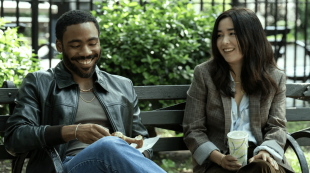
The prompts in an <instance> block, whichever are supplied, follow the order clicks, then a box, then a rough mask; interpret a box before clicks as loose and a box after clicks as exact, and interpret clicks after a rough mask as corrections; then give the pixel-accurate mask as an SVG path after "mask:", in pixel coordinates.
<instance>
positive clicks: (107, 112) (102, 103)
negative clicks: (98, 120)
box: [94, 87, 117, 132]
mask: <svg viewBox="0 0 310 173" xmlns="http://www.w3.org/2000/svg"><path fill="white" fill-rule="evenodd" d="M94 94H95V96H96V97H97V96H98V93H97V91H96V89H95V87H94ZM97 99H98V100H99V102H100V104H101V106H103V111H104V112H105V114H106V115H107V117H108V118H109V120H110V122H111V124H112V127H113V130H114V131H115V132H116V131H117V128H116V125H115V122H114V121H113V120H112V118H111V116H110V113H109V111H108V109H107V106H106V105H105V104H104V102H103V101H102V100H101V98H100V97H97Z"/></svg>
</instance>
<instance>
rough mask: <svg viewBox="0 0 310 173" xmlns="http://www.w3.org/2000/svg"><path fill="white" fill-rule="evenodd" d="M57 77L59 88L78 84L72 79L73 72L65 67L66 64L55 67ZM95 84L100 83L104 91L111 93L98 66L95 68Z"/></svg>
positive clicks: (61, 63) (62, 63)
mask: <svg viewBox="0 0 310 173" xmlns="http://www.w3.org/2000/svg"><path fill="white" fill-rule="evenodd" d="M55 77H56V83H57V86H58V88H60V89H63V88H66V87H69V86H71V85H75V84H77V83H76V82H75V81H74V80H73V77H72V74H71V72H70V71H69V70H68V69H67V68H66V67H65V65H64V62H63V61H61V62H60V63H58V64H57V66H56V67H55ZM94 77H95V83H98V84H99V85H100V86H101V87H102V88H103V89H105V90H106V91H109V89H108V85H107V83H106V80H104V78H105V77H104V75H103V74H101V73H100V69H99V68H98V66H96V67H95V72H94Z"/></svg>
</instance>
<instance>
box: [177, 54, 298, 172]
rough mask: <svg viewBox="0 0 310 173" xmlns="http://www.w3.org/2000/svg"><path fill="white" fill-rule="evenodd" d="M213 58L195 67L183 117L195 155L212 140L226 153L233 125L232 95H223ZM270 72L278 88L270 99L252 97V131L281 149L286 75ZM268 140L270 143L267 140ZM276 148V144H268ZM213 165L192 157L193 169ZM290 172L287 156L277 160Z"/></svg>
mask: <svg viewBox="0 0 310 173" xmlns="http://www.w3.org/2000/svg"><path fill="white" fill-rule="evenodd" d="M211 63H212V60H210V61H207V62H204V63H202V64H200V65H198V66H196V67H195V70H194V79H193V82H192V84H191V86H190V88H189V90H188V91H187V100H186V108H185V114H184V119H183V131H184V142H185V144H186V145H187V147H188V148H189V150H190V151H191V153H192V154H194V152H195V150H196V149H197V148H198V147H199V146H200V145H202V144H204V143H206V142H212V143H213V144H214V145H215V146H216V147H218V148H219V149H220V151H221V152H222V153H227V152H228V150H229V149H228V148H227V145H226V144H227V133H229V131H230V125H231V98H230V97H226V96H223V95H221V94H220V92H219V91H218V90H217V89H216V86H215V85H214V83H213V80H212V78H211V75H210V72H209V69H210V68H209V66H210V65H211ZM269 74H270V75H271V77H272V78H273V79H274V80H275V82H276V83H277V84H278V87H279V90H278V92H277V93H275V92H276V91H275V90H272V91H271V92H272V94H271V95H270V96H269V97H268V98H267V99H264V100H263V99H261V96H260V95H250V96H249V114H250V124H251V131H252V133H253V135H254V137H255V139H256V141H257V145H261V144H262V143H263V142H265V141H269V140H275V141H276V143H278V144H279V146H281V147H282V148H281V147H279V148H280V150H281V149H282V152H283V147H284V145H285V143H286V133H287V131H286V126H285V124H286V117H285V98H286V96H285V93H286V85H285V82H286V76H285V74H284V73H282V72H281V71H280V70H278V69H270V70H269ZM267 143H268V142H267ZM269 147H271V148H274V147H273V146H269ZM210 164H211V161H209V160H208V159H207V160H206V161H204V162H203V163H202V164H201V165H199V164H198V163H197V161H196V160H195V158H194V157H193V166H194V172H205V170H206V168H207V167H208V166H209V165H210ZM278 164H279V165H281V166H282V167H284V168H285V169H286V170H287V171H288V172H294V170H293V169H292V168H291V166H290V165H289V164H288V162H287V160H286V158H285V156H284V155H283V160H282V162H281V163H278Z"/></svg>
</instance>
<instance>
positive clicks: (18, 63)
mask: <svg viewBox="0 0 310 173" xmlns="http://www.w3.org/2000/svg"><path fill="white" fill-rule="evenodd" d="M5 23H6V21H5V20H4V19H3V18H0V54H1V56H0V84H1V85H2V83H3V81H5V80H9V81H13V82H14V84H15V85H16V86H17V87H18V86H20V85H21V82H22V80H23V78H24V77H25V75H26V74H27V73H29V72H33V71H37V70H39V63H38V60H37V59H35V58H34V56H35V55H34V54H32V55H29V53H28V52H29V48H28V46H27V42H26V40H24V39H23V35H22V34H18V33H17V28H8V29H7V30H5V31H3V30H2V29H4V28H3V26H4V24H5Z"/></svg>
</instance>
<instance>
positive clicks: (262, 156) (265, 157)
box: [249, 150, 279, 170]
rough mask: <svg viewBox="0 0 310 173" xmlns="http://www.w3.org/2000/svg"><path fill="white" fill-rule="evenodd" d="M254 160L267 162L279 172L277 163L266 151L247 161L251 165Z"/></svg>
mask: <svg viewBox="0 0 310 173" xmlns="http://www.w3.org/2000/svg"><path fill="white" fill-rule="evenodd" d="M256 159H262V160H264V161H268V162H269V163H270V164H271V165H272V166H273V167H274V168H275V169H276V170H279V165H278V163H277V162H276V161H275V160H274V159H273V158H272V157H271V155H270V154H269V153H268V151H266V150H261V151H259V153H258V154H257V155H256V156H254V157H252V158H251V159H249V162H250V163H251V162H253V161H254V160H256Z"/></svg>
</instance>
